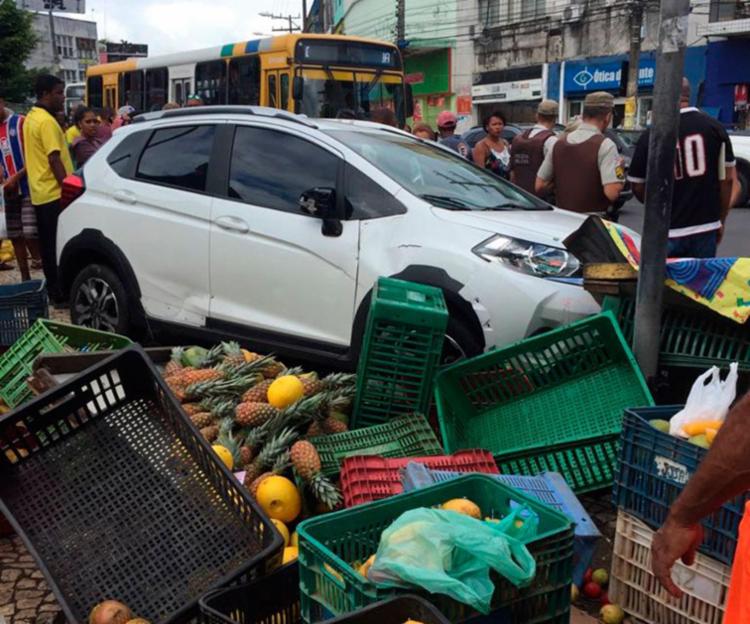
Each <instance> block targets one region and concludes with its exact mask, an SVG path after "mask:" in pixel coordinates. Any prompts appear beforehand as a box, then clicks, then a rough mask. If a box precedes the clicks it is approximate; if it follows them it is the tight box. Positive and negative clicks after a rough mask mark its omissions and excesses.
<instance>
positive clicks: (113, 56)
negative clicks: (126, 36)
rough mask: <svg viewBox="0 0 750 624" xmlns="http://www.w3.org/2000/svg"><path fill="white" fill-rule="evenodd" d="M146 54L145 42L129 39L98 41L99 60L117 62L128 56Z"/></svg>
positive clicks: (142, 56) (101, 61)
mask: <svg viewBox="0 0 750 624" xmlns="http://www.w3.org/2000/svg"><path fill="white" fill-rule="evenodd" d="M147 56H148V45H147V44H145V43H130V42H129V41H120V42H119V43H115V42H114V41H100V42H99V62H100V63H117V62H119V61H126V60H128V59H129V58H146V57H147Z"/></svg>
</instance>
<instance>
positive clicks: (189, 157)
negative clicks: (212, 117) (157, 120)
mask: <svg viewBox="0 0 750 624" xmlns="http://www.w3.org/2000/svg"><path fill="white" fill-rule="evenodd" d="M215 129H216V128H215V126H180V127H177V128H165V129H163V130H157V131H156V132H154V134H153V136H152V137H151V139H150V140H149V142H148V145H147V146H146V149H145V150H143V154H142V155H141V160H140V162H139V163H138V171H137V172H136V178H138V179H139V180H143V181H144V182H153V183H156V184H165V185H167V186H174V187H177V188H180V189H184V190H186V191H201V192H202V191H205V190H206V178H207V177H208V163H209V160H210V159H211V150H212V149H213V144H214V133H215Z"/></svg>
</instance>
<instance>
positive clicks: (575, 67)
mask: <svg viewBox="0 0 750 624" xmlns="http://www.w3.org/2000/svg"><path fill="white" fill-rule="evenodd" d="M622 66H623V63H622V61H615V62H611V63H567V64H566V66H565V92H566V93H585V92H589V91H612V90H615V89H619V88H620V86H621V85H622V79H623V72H622Z"/></svg>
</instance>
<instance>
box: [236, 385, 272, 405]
mask: <svg viewBox="0 0 750 624" xmlns="http://www.w3.org/2000/svg"><path fill="white" fill-rule="evenodd" d="M273 381H274V380H273V379H264V380H263V381H261V382H259V383H257V384H255V385H254V386H253V387H252V388H250V390H248V391H247V392H245V394H243V395H242V402H243V403H268V388H270V387H271V384H272V383H273Z"/></svg>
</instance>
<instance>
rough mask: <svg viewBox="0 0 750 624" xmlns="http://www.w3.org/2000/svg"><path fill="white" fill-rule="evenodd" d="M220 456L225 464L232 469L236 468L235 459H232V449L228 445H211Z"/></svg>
mask: <svg viewBox="0 0 750 624" xmlns="http://www.w3.org/2000/svg"><path fill="white" fill-rule="evenodd" d="M211 448H212V449H213V451H214V453H216V454H217V455H218V456H219V459H220V460H221V461H223V462H224V465H225V466H226V467H227V468H228V469H229V470H231V469H232V468H234V460H233V459H232V451H230V450H229V449H228V448H227V447H226V446H222V445H221V444H214V445H213V446H212V447H211Z"/></svg>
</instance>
